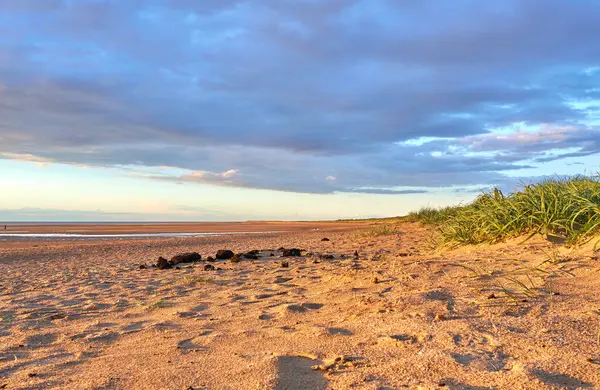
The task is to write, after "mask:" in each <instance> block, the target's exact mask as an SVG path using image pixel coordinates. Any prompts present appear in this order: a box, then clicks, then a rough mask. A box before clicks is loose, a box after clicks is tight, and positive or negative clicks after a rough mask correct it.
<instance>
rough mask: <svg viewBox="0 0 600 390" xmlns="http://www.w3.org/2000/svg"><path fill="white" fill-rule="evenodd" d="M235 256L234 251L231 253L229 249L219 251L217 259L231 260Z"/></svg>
mask: <svg viewBox="0 0 600 390" xmlns="http://www.w3.org/2000/svg"><path fill="white" fill-rule="evenodd" d="M234 255H235V253H233V251H230V250H228V249H220V250H218V251H217V254H216V256H215V257H216V258H217V260H229V259H231V258H232V257H233V256H234Z"/></svg>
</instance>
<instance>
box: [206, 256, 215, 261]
mask: <svg viewBox="0 0 600 390" xmlns="http://www.w3.org/2000/svg"><path fill="white" fill-rule="evenodd" d="M206 261H208V262H209V263H213V262H215V258H214V257H212V256H208V257H207V258H206Z"/></svg>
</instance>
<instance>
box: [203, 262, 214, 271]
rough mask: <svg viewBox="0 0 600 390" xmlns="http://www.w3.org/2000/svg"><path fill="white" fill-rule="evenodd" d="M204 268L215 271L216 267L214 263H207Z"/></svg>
mask: <svg viewBox="0 0 600 390" xmlns="http://www.w3.org/2000/svg"><path fill="white" fill-rule="evenodd" d="M204 270H205V271H214V270H215V267H214V266H213V265H212V264H206V265H205V266H204Z"/></svg>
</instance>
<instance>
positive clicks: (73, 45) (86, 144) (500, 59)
mask: <svg viewBox="0 0 600 390" xmlns="http://www.w3.org/2000/svg"><path fill="white" fill-rule="evenodd" d="M599 7H600V6H599V5H598V3H597V2H594V1H580V2H577V4H576V5H574V4H572V3H570V2H564V1H561V0H544V1H542V0H532V1H527V2H523V1H519V0H507V1H503V2H501V3H495V2H488V3H486V4H485V5H483V6H482V5H481V4H480V3H479V2H475V1H469V0H466V1H461V2H459V3H452V4H451V5H450V4H444V3H440V2H438V1H432V0H431V1H419V2H396V1H391V0H376V1H366V0H362V1H359V0H333V1H327V2H316V1H297V2H292V1H286V2H282V1H276V0H263V1H253V2H248V1H233V0H229V1H212V0H211V1H202V2H196V1H190V0H151V1H143V2H142V1H139V0H134V1H127V2H112V1H102V0H101V1H93V2H90V1H84V0H77V1H60V0H50V1H41V0H4V1H2V2H1V4H0V11H1V13H0V157H1V158H12V159H14V158H17V159H26V160H35V161H38V162H41V163H48V162H59V163H67V164H78V165H90V166H102V167H119V168H123V167H130V168H131V169H134V171H135V170H136V169H137V168H135V167H155V168H159V167H161V166H169V167H175V168H179V169H181V170H184V171H186V172H188V173H187V174H185V175H169V174H160V175H146V177H148V178H149V179H157V180H168V181H173V182H184V183H185V182H189V183H203V184H213V185H222V186H239V187H248V188H263V189H274V190H283V191H295V192H310V193H331V192H361V191H363V192H364V191H366V190H365V188H377V189H378V191H383V192H382V193H397V192H395V191H406V189H404V190H397V188H398V187H410V186H424V187H432V188H433V187H440V186H441V187H443V186H453V185H458V186H460V185H488V184H494V183H498V182H502V181H503V180H504V179H505V178H506V174H505V172H508V171H518V170H520V169H523V168H528V167H531V166H538V165H540V164H543V163H547V162H549V161H553V160H559V159H564V158H573V157H582V156H589V155H593V154H595V153H597V151H598V150H600V147H599V146H600V144H599V142H600V135H599V131H600V130H599V128H598V125H597V123H598V121H597V120H598V119H599V118H600V115H599V112H600V110H599V109H598V103H597V101H598V100H599V99H600V92H599V91H598V87H597V86H598V85H600V70H599V68H598V66H599V64H600V52H599V51H598V50H597V43H596V37H597V36H599V35H600V25H599V24H598V23H597V15H598V14H599V12H600V8H599ZM416 140H426V141H423V142H418V143H415V142H414V141H416ZM411 142H412V143H411ZM234 167H236V168H237V169H239V170H236V169H235V168H234ZM323 172H327V174H328V176H326V179H325V180H323ZM330 173H331V174H330ZM330 178H335V180H331V179H330Z"/></svg>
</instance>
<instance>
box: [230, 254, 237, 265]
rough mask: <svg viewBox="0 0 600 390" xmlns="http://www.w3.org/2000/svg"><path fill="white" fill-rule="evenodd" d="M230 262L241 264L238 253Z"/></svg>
mask: <svg viewBox="0 0 600 390" xmlns="http://www.w3.org/2000/svg"><path fill="white" fill-rule="evenodd" d="M229 261H231V262H232V263H239V262H240V254H239V253H236V254H235V255H233V257H232V258H231V259H229Z"/></svg>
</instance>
